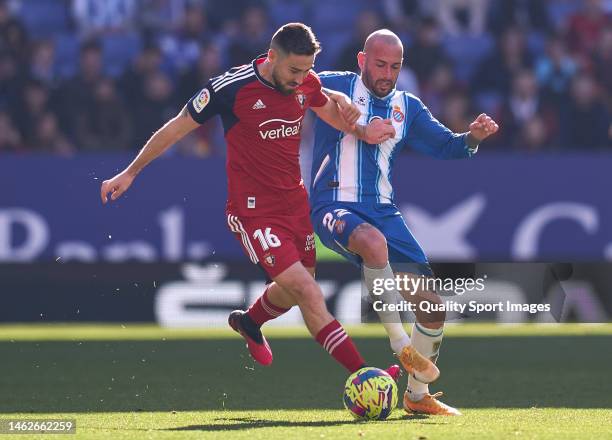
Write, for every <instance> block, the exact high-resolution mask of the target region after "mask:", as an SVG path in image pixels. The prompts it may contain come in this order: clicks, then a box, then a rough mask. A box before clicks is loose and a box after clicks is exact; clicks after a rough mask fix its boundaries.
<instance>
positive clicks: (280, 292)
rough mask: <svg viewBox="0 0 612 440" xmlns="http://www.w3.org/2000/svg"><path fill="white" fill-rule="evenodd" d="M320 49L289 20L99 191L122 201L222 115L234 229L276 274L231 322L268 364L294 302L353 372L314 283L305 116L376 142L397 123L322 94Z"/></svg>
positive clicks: (346, 345) (351, 357) (344, 342)
mask: <svg viewBox="0 0 612 440" xmlns="http://www.w3.org/2000/svg"><path fill="white" fill-rule="evenodd" d="M319 50H320V49H319V42H318V41H317V40H316V38H315V36H314V34H313V33H312V30H311V29H310V28H309V27H308V26H305V25H304V24H302V23H290V24H287V25H285V26H282V27H281V28H280V29H279V30H278V31H277V32H276V33H275V34H274V36H273V38H272V41H271V44H270V49H269V50H268V53H267V54H264V55H261V56H259V57H257V58H256V59H255V60H253V61H252V62H250V63H248V64H245V65H243V66H238V67H235V68H233V69H230V70H229V71H228V72H226V73H225V74H223V75H220V76H218V77H215V78H212V79H210V80H209V81H208V83H207V84H206V85H205V86H204V87H203V88H202V90H200V91H198V92H197V93H196V94H195V95H194V96H193V97H192V98H191V99H190V100H189V101H188V102H187V104H186V105H185V107H184V108H183V109H182V111H181V112H180V114H178V115H177V116H176V117H174V118H173V119H171V120H170V121H168V123H166V124H165V125H164V126H163V127H162V128H160V129H159V130H158V131H157V132H156V133H154V134H153V136H152V137H151V139H149V141H148V142H147V143H146V145H145V146H144V147H143V149H142V150H141V151H140V153H139V154H138V155H137V157H136V158H135V159H134V161H133V162H132V163H131V164H130V165H129V166H128V167H127V168H126V169H125V170H124V171H122V172H121V173H119V174H117V175H116V176H115V177H113V178H112V179H109V180H106V181H104V182H103V183H102V187H101V197H102V201H103V202H104V203H106V202H107V201H108V193H111V200H116V199H117V198H118V197H119V196H121V194H123V193H124V192H125V191H126V190H127V189H128V188H129V187H130V185H131V184H132V181H133V180H134V178H135V177H136V175H137V174H138V173H140V171H142V169H143V168H144V167H145V166H146V165H147V164H149V163H150V162H151V161H152V160H153V159H155V158H156V157H158V156H159V155H160V154H162V153H163V152H164V151H165V150H166V149H167V148H169V147H170V146H171V145H173V144H174V143H176V142H177V141H178V140H179V139H181V138H183V137H184V136H185V135H186V134H187V133H189V132H190V131H192V130H193V129H195V128H196V127H198V126H199V124H202V123H204V122H205V121H207V120H208V119H210V118H212V117H214V116H216V115H220V116H221V119H222V122H223V126H224V130H225V139H226V141H227V163H226V169H227V175H228V200H227V205H226V220H227V225H228V228H229V229H230V231H231V232H232V233H233V234H234V236H235V237H236V239H237V240H238V241H239V243H240V244H241V245H242V246H243V249H244V252H245V254H246V255H247V256H248V257H249V258H250V260H251V261H252V262H253V263H254V264H258V265H259V266H260V267H261V268H262V269H263V270H264V271H265V273H266V274H267V276H268V277H269V278H270V279H271V280H273V281H272V282H271V283H270V284H269V285H268V287H267V289H266V290H265V292H264V293H263V295H262V296H261V297H259V298H258V299H257V301H255V303H254V304H253V305H251V307H250V308H249V310H247V311H246V312H244V311H239V310H237V311H234V312H232V313H231V314H230V317H229V324H230V326H231V327H232V328H233V329H234V330H235V331H236V332H238V333H240V335H242V336H243V337H244V338H245V340H246V342H247V347H248V349H249V351H250V353H251V355H252V356H253V358H254V359H255V360H256V361H257V362H259V363H260V364H262V365H269V364H270V363H271V362H272V350H271V348H270V346H269V344H268V342H267V341H266V339H265V337H264V336H263V334H262V332H261V330H260V327H261V326H262V324H264V323H265V322H267V321H269V320H271V319H274V318H276V317H278V316H280V315H282V314H283V313H285V312H287V311H288V310H289V308H291V307H292V306H293V305H296V304H297V305H298V306H299V307H300V310H301V312H302V315H303V317H304V321H305V323H306V326H307V327H308V329H309V330H310V332H311V333H312V335H313V336H314V338H315V339H316V340H317V342H319V343H320V344H321V345H322V346H323V348H324V349H325V350H326V351H327V352H328V353H329V354H330V355H331V356H332V357H333V358H334V359H335V360H336V361H337V362H338V363H340V364H341V365H343V366H344V367H345V368H346V369H348V370H349V371H350V372H354V371H357V370H358V369H359V368H361V367H363V366H364V360H363V358H362V357H361V355H360V354H359V352H358V351H357V349H356V347H355V345H354V344H353V341H352V340H351V338H350V337H349V336H348V334H347V333H346V332H345V331H344V329H343V328H342V326H341V325H340V323H338V321H336V320H335V319H334V317H333V316H332V315H331V314H330V313H329V311H328V310H327V307H326V305H325V300H324V298H323V293H322V292H321V288H320V287H319V285H318V284H317V283H316V282H315V280H314V266H315V260H316V258H315V247H314V232H313V229H312V224H311V223H310V215H309V214H310V206H309V204H308V195H307V192H306V189H305V188H304V183H303V181H302V178H301V174H300V165H299V145H300V136H301V129H302V122H303V119H304V115H305V113H306V111H307V110H308V109H309V108H310V109H312V110H313V111H314V112H315V113H316V114H317V115H318V116H319V117H320V118H322V119H323V120H325V121H327V122H328V123H329V124H331V125H332V126H334V127H336V128H338V129H340V130H344V131H347V132H351V133H353V134H354V135H355V136H357V137H359V138H360V139H363V140H367V141H369V142H379V141H383V140H385V139H388V138H389V137H390V136H391V135H393V129H392V128H391V127H389V126H385V124H383V123H381V122H380V121H378V122H376V123H371V124H367V125H360V124H355V122H356V120H357V118H358V117H359V115H360V112H359V110H357V108H356V106H354V105H353V104H351V103H350V101H349V100H348V98H346V97H345V96H342V95H339V94H334V93H333V92H328V94H329V97H328V94H326V93H323V91H322V89H321V82H320V81H319V78H318V76H317V75H316V74H315V73H314V72H313V71H312V67H313V64H314V60H315V56H316V54H317V53H318V52H319ZM388 372H389V373H390V374H391V376H393V377H394V378H396V377H397V375H398V374H399V372H400V369H399V367H398V366H396V365H394V366H392V367H391V368H390V369H389V370H388Z"/></svg>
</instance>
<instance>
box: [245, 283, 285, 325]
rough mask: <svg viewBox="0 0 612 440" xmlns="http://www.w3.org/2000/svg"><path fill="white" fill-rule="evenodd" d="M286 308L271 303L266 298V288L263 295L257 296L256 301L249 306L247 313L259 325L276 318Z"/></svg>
mask: <svg viewBox="0 0 612 440" xmlns="http://www.w3.org/2000/svg"><path fill="white" fill-rule="evenodd" d="M288 310H289V309H283V308H282V307H278V306H275V305H274V304H272V303H271V302H270V299H269V298H268V289H266V291H265V292H264V293H263V295H261V296H260V297H259V298H257V301H255V302H254V303H253V305H251V307H249V310H247V315H249V317H250V318H251V319H252V320H253V322H254V323H255V324H257V325H259V326H261V325H262V324H263V323H264V322H268V321H269V320H271V319H274V318H278V317H279V316H280V315H282V314H283V313H285V312H287V311H288Z"/></svg>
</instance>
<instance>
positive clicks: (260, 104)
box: [253, 99, 266, 110]
mask: <svg viewBox="0 0 612 440" xmlns="http://www.w3.org/2000/svg"><path fill="white" fill-rule="evenodd" d="M262 108H266V104H264V103H263V101H262V100H261V99H258V100H257V102H256V103H255V104H253V110H259V109H262Z"/></svg>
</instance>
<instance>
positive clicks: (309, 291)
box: [290, 277, 325, 306]
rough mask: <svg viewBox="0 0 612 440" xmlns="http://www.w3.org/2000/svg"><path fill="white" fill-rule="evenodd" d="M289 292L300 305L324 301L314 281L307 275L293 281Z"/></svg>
mask: <svg viewBox="0 0 612 440" xmlns="http://www.w3.org/2000/svg"><path fill="white" fill-rule="evenodd" d="M290 292H291V294H292V295H293V297H294V298H295V300H296V302H297V303H298V304H300V305H313V306H314V305H316V304H319V303H324V302H325V301H324V298H323V292H321V289H320V288H319V286H318V285H317V283H316V282H315V280H314V278H312V277H308V278H304V279H301V280H299V281H298V282H296V283H294V285H293V286H292V287H291V288H290Z"/></svg>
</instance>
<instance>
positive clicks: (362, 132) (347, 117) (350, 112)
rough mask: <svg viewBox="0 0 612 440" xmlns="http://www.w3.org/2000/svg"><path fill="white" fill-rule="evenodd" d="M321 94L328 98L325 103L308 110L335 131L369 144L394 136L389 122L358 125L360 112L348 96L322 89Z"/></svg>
mask: <svg viewBox="0 0 612 440" xmlns="http://www.w3.org/2000/svg"><path fill="white" fill-rule="evenodd" d="M322 92H323V93H324V94H325V95H327V97H328V98H329V99H328V100H327V102H326V103H325V104H324V105H322V106H320V107H310V108H311V109H312V111H313V112H315V113H316V114H317V116H318V117H320V118H321V119H322V120H323V121H325V122H327V123H328V124H329V125H331V126H332V127H334V128H335V129H336V130H339V131H342V132H344V133H347V134H352V135H354V136H355V137H357V138H358V139H361V140H363V141H365V142H367V143H369V144H379V143H381V142H384V141H386V140H387V139H389V138H391V137H393V136H395V129H394V128H393V124H391V121H381V120H375V121H372V122H371V123H370V124H368V125H361V124H358V123H357V121H358V120H359V118H360V117H361V111H360V110H359V108H358V107H357V106H356V105H355V104H354V103H353V102H352V101H351V100H350V98H349V97H348V96H346V95H345V94H344V93H342V92H337V91H335V90H329V89H322Z"/></svg>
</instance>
